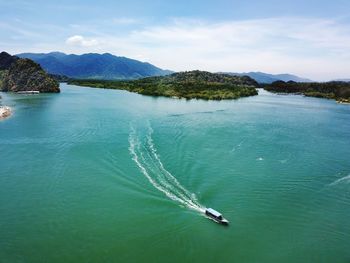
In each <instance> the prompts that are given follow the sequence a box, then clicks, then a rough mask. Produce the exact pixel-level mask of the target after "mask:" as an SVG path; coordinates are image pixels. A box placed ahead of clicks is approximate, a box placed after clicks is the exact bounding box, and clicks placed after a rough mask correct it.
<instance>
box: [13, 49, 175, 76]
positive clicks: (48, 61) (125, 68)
mask: <svg viewBox="0 0 350 263" xmlns="http://www.w3.org/2000/svg"><path fill="white" fill-rule="evenodd" d="M18 56H19V57H21V58H29V59H31V60H33V61H35V62H36V63H38V64H40V65H41V66H42V67H43V69H45V70H46V71H47V72H48V73H50V74H54V75H64V76H67V77H70V78H77V79H108V80H125V79H137V78H144V77H151V76H163V75H167V74H171V73H172V72H170V71H168V70H162V69H160V68H158V67H156V66H153V65H151V64H149V63H145V62H141V61H138V60H134V59H130V58H126V57H117V56H114V55H112V54H108V53H105V54H95V53H89V54H82V55H74V54H70V55H67V54H64V53H61V52H51V53H47V54H36V53H23V54H18Z"/></svg>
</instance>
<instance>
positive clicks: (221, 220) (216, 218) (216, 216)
mask: <svg viewBox="0 0 350 263" xmlns="http://www.w3.org/2000/svg"><path fill="white" fill-rule="evenodd" d="M205 215H206V216H208V217H209V218H211V219H213V220H214V221H215V222H217V223H219V224H222V225H225V226H227V225H228V223H229V221H228V220H227V219H225V218H224V217H223V216H222V214H220V213H219V212H218V211H216V210H214V209H213V208H206V209H205Z"/></svg>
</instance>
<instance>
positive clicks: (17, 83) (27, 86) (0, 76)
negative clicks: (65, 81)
mask: <svg viewBox="0 0 350 263" xmlns="http://www.w3.org/2000/svg"><path fill="white" fill-rule="evenodd" d="M0 91H4V92H8V91H10V92H21V93H37V92H40V93H42V92H48V93H52V92H54V93H57V92H60V88H59V83H58V82H57V81H56V80H55V79H54V78H53V77H51V76H49V75H48V74H47V73H46V72H45V71H44V70H43V69H42V67H41V66H40V65H39V64H37V63H35V62H34V61H33V60H30V59H22V58H18V57H16V56H11V55H10V54H8V53H6V52H1V53H0Z"/></svg>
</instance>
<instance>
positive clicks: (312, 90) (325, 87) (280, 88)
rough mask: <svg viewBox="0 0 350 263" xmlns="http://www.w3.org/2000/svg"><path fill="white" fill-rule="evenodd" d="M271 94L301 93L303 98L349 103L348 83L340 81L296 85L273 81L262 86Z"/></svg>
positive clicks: (349, 91)
mask: <svg viewBox="0 0 350 263" xmlns="http://www.w3.org/2000/svg"><path fill="white" fill-rule="evenodd" d="M264 89H266V90H268V91H272V92H283V93H301V94H303V95H305V96H310V97H318V98H327V99H335V100H337V101H339V102H350V83H349V82H342V81H331V82H320V83H319V82H311V83H297V82H294V81H288V82H284V81H275V82H273V83H272V84H266V85H264Z"/></svg>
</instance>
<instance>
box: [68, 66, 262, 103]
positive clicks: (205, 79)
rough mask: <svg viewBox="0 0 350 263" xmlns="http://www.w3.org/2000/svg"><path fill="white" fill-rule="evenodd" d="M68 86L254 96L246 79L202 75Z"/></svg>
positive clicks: (251, 83) (207, 96) (167, 94)
mask: <svg viewBox="0 0 350 263" xmlns="http://www.w3.org/2000/svg"><path fill="white" fill-rule="evenodd" d="M69 83H70V84H75V85H79V86H88V87H95V88H106V89H122V90H128V91H131V92H136V93H140V94H143V95H150V96H165V97H178V98H186V99H194V98H196V99H206V100H223V99H237V98H240V97H247V96H253V95H257V94H258V93H257V91H256V87H258V84H257V82H256V81H254V80H253V79H251V78H249V77H246V76H244V77H240V76H230V75H226V74H214V73H209V72H204V71H189V72H180V73H174V74H171V75H168V76H162V77H148V78H143V79H138V80H132V81H108V80H71V81H69Z"/></svg>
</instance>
